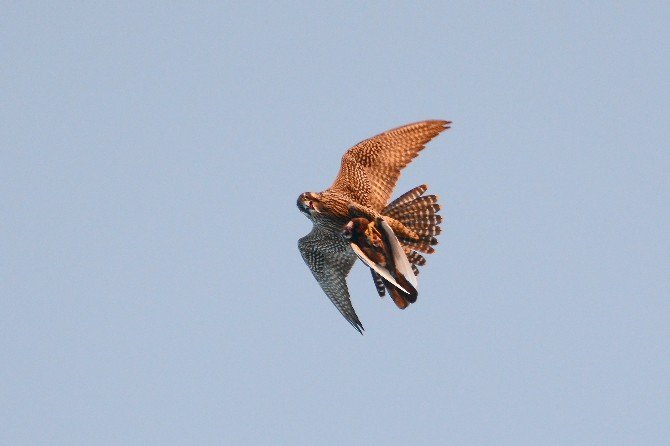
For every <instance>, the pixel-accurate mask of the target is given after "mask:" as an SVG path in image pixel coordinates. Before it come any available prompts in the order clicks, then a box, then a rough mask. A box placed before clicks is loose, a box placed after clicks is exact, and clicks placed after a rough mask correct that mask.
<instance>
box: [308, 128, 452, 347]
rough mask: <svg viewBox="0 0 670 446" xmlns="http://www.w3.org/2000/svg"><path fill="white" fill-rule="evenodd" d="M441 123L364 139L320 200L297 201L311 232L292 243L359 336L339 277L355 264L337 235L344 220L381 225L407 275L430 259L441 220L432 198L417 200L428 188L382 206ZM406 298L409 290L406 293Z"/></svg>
mask: <svg viewBox="0 0 670 446" xmlns="http://www.w3.org/2000/svg"><path fill="white" fill-rule="evenodd" d="M450 124H451V122H449V121H437V120H435V121H422V122H417V123H414V124H408V125H405V126H402V127H398V128H395V129H392V130H389V131H386V132H384V133H381V134H379V135H377V136H374V137H372V138H370V139H366V140H365V141H362V142H360V143H358V144H356V145H355V146H353V147H351V148H350V149H349V150H347V151H346V153H345V154H344V156H343V157H342V162H341V165H340V172H339V174H338V175H337V177H336V178H335V182H334V183H333V184H332V185H331V186H330V188H328V189H326V190H325V191H323V192H305V193H302V194H301V195H300V196H299V197H298V201H297V205H298V209H299V210H300V211H301V212H302V213H303V214H305V216H306V217H307V218H309V219H310V220H311V221H312V223H313V226H312V230H311V232H310V233H309V234H307V235H306V236H305V237H302V238H301V239H300V240H298V249H299V250H300V253H301V255H302V258H303V260H304V261H305V263H306V264H307V266H308V267H309V269H310V270H311V271H312V274H313V275H314V277H315V278H316V280H317V282H318V283H319V285H320V286H321V288H322V289H323V291H324V292H325V293H326V295H327V296H328V298H329V299H330V300H331V302H332V303H333V304H334V305H335V307H337V309H338V310H339V311H340V313H341V314H342V316H344V318H345V319H346V320H347V321H348V322H349V323H350V324H351V325H352V326H353V327H354V328H355V329H356V330H358V331H359V332H360V333H361V334H362V331H363V325H362V324H361V321H360V320H359V319H358V316H357V315H356V312H355V311H354V308H353V306H352V305H351V299H350V297H349V289H348V288H347V282H346V277H347V275H348V274H349V271H350V270H351V267H352V266H353V264H354V262H355V261H356V258H357V256H356V254H355V253H354V251H353V249H352V247H351V244H350V242H349V241H347V240H345V239H344V238H343V237H342V234H341V231H342V228H343V226H345V225H346V224H347V223H348V222H349V221H350V220H351V219H352V218H356V217H360V218H365V219H367V220H368V221H377V219H379V218H381V217H383V221H384V222H385V223H386V224H387V225H388V227H389V228H390V230H391V232H392V233H393V234H394V236H396V237H397V239H398V241H399V242H400V244H401V246H402V249H403V251H404V253H405V255H406V257H407V260H408V261H409V263H410V264H411V268H412V270H413V272H414V274H415V275H416V274H418V273H419V270H418V266H421V265H424V264H425V262H426V260H425V258H424V257H423V256H422V255H421V254H420V252H422V253H424V254H430V253H432V252H434V248H433V245H435V244H437V239H436V238H435V236H437V235H438V234H439V233H440V227H439V224H440V223H441V222H442V217H441V216H440V215H438V214H437V212H438V211H439V210H440V207H439V205H438V204H437V200H438V197H437V196H436V195H427V196H423V195H424V193H425V192H426V190H427V189H428V186H426V185H425V184H424V185H421V186H417V187H415V188H413V189H412V190H410V191H408V192H406V193H404V194H403V195H401V196H400V197H398V198H397V199H395V200H394V201H393V202H391V203H388V201H389V199H390V198H391V193H392V192H393V189H394V187H395V185H396V182H397V181H398V178H399V177H400V171H401V170H402V169H403V168H404V167H405V166H407V165H408V164H409V163H410V162H411V161H412V160H413V159H414V158H415V157H416V156H417V155H418V154H419V152H420V151H421V150H422V149H423V148H424V147H425V145H426V144H427V143H428V142H429V141H430V140H431V139H433V138H434V137H435V136H437V135H438V134H439V133H440V132H442V131H444V130H446V129H448V128H449V127H450ZM372 278H373V281H374V283H375V286H376V288H377V292H378V293H379V295H380V296H383V295H384V293H385V289H386V285H385V284H384V278H383V277H382V276H380V275H379V273H378V272H376V271H374V269H373V270H372ZM406 291H409V290H406Z"/></svg>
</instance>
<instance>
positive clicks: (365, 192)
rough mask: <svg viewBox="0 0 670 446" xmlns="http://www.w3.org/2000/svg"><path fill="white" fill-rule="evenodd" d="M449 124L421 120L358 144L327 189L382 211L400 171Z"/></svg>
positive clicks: (348, 152) (446, 122)
mask: <svg viewBox="0 0 670 446" xmlns="http://www.w3.org/2000/svg"><path fill="white" fill-rule="evenodd" d="M450 124H451V122H450V121H422V122H416V123H414V124H408V125H405V126H402V127H398V128H395V129H393V130H389V131H387V132H384V133H381V134H379V135H377V136H373V137H372V138H370V139H366V140H365V141H361V142H359V143H358V144H356V145H355V146H353V147H352V148H350V149H349V150H347V152H346V153H345V154H344V156H343V157H342V165H341V166H340V172H339V174H338V175H337V178H336V179H335V182H334V183H333V185H332V186H331V187H330V190H333V191H337V192H341V193H343V194H345V195H347V196H348V197H350V198H352V199H353V200H354V201H356V202H359V203H360V204H362V205H364V206H368V207H370V208H372V209H374V210H376V211H381V210H382V209H383V208H384V206H386V204H387V203H388V200H389V198H391V193H392V192H393V188H394V187H395V184H396V182H397V181H398V178H399V177H400V171H401V170H402V169H403V168H404V167H405V166H407V165H408V164H409V163H410V162H411V161H412V160H413V159H414V158H415V157H416V156H417V155H418V154H419V152H420V151H421V150H422V149H423V148H424V146H425V145H426V143H428V141H430V140H431V139H433V138H434V137H435V136H437V135H438V134H439V133H440V132H441V131H443V130H446V129H448V128H449V125H450Z"/></svg>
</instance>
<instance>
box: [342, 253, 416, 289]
mask: <svg viewBox="0 0 670 446" xmlns="http://www.w3.org/2000/svg"><path fill="white" fill-rule="evenodd" d="M351 249H352V250H353V251H354V252H355V253H356V255H357V256H358V258H359V259H361V261H362V262H363V263H365V264H366V265H367V266H368V267H369V268H370V269H371V270H373V271H374V272H376V273H377V274H379V275H380V276H381V277H382V278H384V279H386V280H387V281H388V282H389V283H391V284H392V285H393V286H395V287H398V288H400V289H401V290H402V291H404V292H405V293H407V294H409V291H407V290H406V289H404V288H403V287H401V286H400V284H398V282H397V281H396V280H395V279H394V278H393V276H392V275H391V272H390V271H389V270H388V269H386V268H384V267H383V266H381V265H378V264H376V263H375V262H373V261H372V259H370V258H369V257H368V256H367V255H366V254H365V253H364V252H363V250H362V249H361V248H359V247H358V245H356V244H355V243H351Z"/></svg>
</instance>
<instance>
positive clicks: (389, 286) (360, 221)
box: [342, 217, 418, 310]
mask: <svg viewBox="0 0 670 446" xmlns="http://www.w3.org/2000/svg"><path fill="white" fill-rule="evenodd" d="M342 237H344V238H345V240H349V242H350V243H351V249H352V250H353V251H354V253H355V254H356V255H357V256H358V258H359V259H361V261H362V262H363V263H365V264H366V265H367V266H368V267H370V270H371V271H372V273H373V275H374V274H375V273H376V274H377V275H378V276H379V277H380V279H381V281H382V283H383V284H384V288H385V289H386V290H388V292H389V295H390V296H391V298H392V299H393V302H395V304H396V306H397V307H398V308H400V309H401V310H404V309H405V308H407V306H408V305H409V304H411V303H414V302H416V298H417V296H418V292H417V290H416V277H414V271H412V267H411V266H410V263H409V260H407V255H406V254H405V251H404V250H403V248H402V245H400V242H399V241H398V238H397V237H396V236H395V234H394V233H393V231H392V230H391V227H390V226H389V225H388V223H386V222H385V221H384V219H383V218H378V219H377V220H376V221H370V220H367V219H365V218H362V217H356V218H353V219H352V220H351V221H350V222H349V223H347V224H346V225H345V226H344V229H342Z"/></svg>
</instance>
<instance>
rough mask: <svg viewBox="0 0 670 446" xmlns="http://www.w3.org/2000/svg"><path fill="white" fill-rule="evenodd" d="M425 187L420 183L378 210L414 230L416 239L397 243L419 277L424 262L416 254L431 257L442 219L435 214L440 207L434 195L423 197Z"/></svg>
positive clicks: (424, 260)
mask: <svg viewBox="0 0 670 446" xmlns="http://www.w3.org/2000/svg"><path fill="white" fill-rule="evenodd" d="M427 190H428V186H427V185H425V184H422V185H420V186H417V187H415V188H413V189H411V190H409V191H408V192H406V193H404V194H402V195H401V196H399V197H398V198H396V199H395V200H393V201H392V202H391V203H389V205H388V206H386V208H384V210H383V211H382V214H384V215H388V216H389V217H392V218H395V219H396V220H398V221H399V222H401V223H402V224H404V225H405V226H406V227H407V228H408V229H411V230H412V231H414V232H415V233H416V234H417V235H418V236H419V238H418V240H410V239H407V238H399V239H398V240H399V241H400V244H401V245H402V247H403V250H404V251H405V254H406V255H407V260H409V262H410V264H411V265H412V270H413V271H414V274H415V275H418V274H419V269H418V267H419V266H423V265H425V264H426V259H425V257H423V256H422V255H421V254H419V252H422V253H425V254H431V253H433V252H435V249H434V248H433V245H436V244H437V242H438V240H437V238H436V236H437V235H439V234H440V233H441V232H442V229H441V228H440V226H439V225H440V223H442V216H441V215H439V214H438V212H439V211H440V205H439V204H438V203H437V201H438V200H439V197H438V196H437V195H425V196H424V195H423V194H424V193H425V192H426V191H427Z"/></svg>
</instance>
